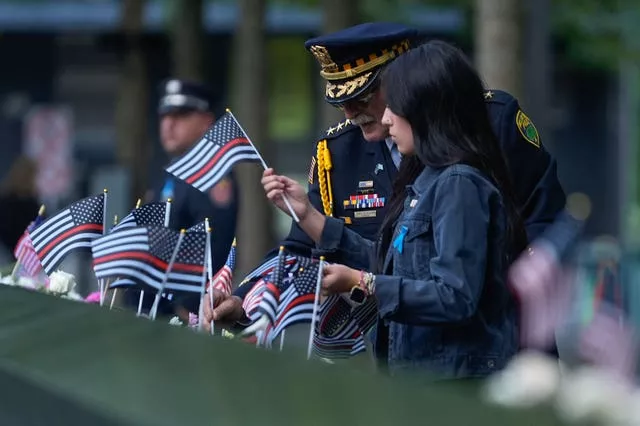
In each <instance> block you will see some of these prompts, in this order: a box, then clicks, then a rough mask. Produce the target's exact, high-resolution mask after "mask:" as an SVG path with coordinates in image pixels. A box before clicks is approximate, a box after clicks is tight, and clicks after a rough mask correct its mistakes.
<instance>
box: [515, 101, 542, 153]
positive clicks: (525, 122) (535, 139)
mask: <svg viewBox="0 0 640 426" xmlns="http://www.w3.org/2000/svg"><path fill="white" fill-rule="evenodd" d="M516 127H517V128H518V130H519V131H520V134H521V135H522V137H523V138H524V140H526V141H527V142H529V143H530V144H532V145H533V146H535V147H536V148H540V135H539V134H538V130H537V129H536V126H534V125H533V122H532V121H531V119H530V118H529V117H527V115H526V114H525V113H524V112H522V110H518V112H517V113H516Z"/></svg>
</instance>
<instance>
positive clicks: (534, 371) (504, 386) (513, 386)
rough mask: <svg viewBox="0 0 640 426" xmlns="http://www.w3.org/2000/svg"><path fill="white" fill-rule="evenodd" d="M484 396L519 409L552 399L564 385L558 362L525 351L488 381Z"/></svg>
mask: <svg viewBox="0 0 640 426" xmlns="http://www.w3.org/2000/svg"><path fill="white" fill-rule="evenodd" d="M487 380H488V381H487V384H486V386H485V389H484V390H485V392H483V397H484V398H486V399H487V400H488V401H489V402H491V403H494V404H497V405H502V406H507V407H515V408H525V407H532V406H535V405H538V404H541V403H543V402H545V401H547V400H549V399H551V398H552V397H553V396H554V394H555V393H556V392H557V390H558V386H559V384H560V366H559V364H558V360H557V359H554V358H551V357H549V356H547V355H545V354H542V353H538V352H523V353H522V354H520V355H518V356H516V357H515V358H513V360H512V361H511V362H510V363H509V365H507V367H506V368H505V369H504V370H503V371H500V372H497V373H495V374H494V375H492V376H491V377H489V378H488V379H487Z"/></svg>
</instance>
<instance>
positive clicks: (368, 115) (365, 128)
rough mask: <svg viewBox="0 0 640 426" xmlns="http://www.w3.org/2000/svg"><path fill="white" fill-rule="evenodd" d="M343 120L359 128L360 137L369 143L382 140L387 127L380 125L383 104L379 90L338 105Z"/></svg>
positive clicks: (386, 133)
mask: <svg viewBox="0 0 640 426" xmlns="http://www.w3.org/2000/svg"><path fill="white" fill-rule="evenodd" d="M340 108H341V109H342V111H344V116H345V118H348V119H349V120H351V122H352V123H353V124H355V125H357V126H360V130H362V135H363V136H364V138H365V139H366V140H367V141H369V142H378V141H381V140H384V139H385V138H386V137H387V136H388V135H389V134H388V132H387V127H386V126H383V125H382V123H381V120H382V115H383V114H384V108H385V102H384V97H383V96H382V91H381V90H379V89H378V90H375V91H374V92H371V93H368V94H366V95H364V96H362V97H360V98H357V99H353V100H350V101H347V102H345V103H343V104H341V105H340Z"/></svg>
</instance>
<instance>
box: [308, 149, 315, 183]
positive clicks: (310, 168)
mask: <svg viewBox="0 0 640 426" xmlns="http://www.w3.org/2000/svg"><path fill="white" fill-rule="evenodd" d="M315 169H316V157H315V156H312V157H311V164H310V165H309V179H308V180H309V185H313V172H314V171H315Z"/></svg>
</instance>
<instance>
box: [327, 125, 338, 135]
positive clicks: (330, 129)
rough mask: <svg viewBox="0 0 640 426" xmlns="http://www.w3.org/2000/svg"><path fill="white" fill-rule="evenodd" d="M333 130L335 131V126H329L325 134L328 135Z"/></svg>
mask: <svg viewBox="0 0 640 426" xmlns="http://www.w3.org/2000/svg"><path fill="white" fill-rule="evenodd" d="M335 131H336V128H335V127H329V129H328V130H327V134H328V135H331V134H333V132H335Z"/></svg>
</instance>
